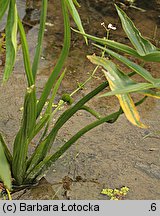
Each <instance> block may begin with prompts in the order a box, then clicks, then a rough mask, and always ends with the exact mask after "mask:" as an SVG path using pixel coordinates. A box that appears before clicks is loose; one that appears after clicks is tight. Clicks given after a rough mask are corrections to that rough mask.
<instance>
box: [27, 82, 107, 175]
mask: <svg viewBox="0 0 160 216" xmlns="http://www.w3.org/2000/svg"><path fill="white" fill-rule="evenodd" d="M107 86H108V83H107V82H104V83H102V84H101V85H100V86H98V87H97V88H96V89H94V90H93V91H92V92H90V93H89V94H87V95H86V96H85V97H83V98H82V99H81V100H80V101H79V102H77V103H76V104H75V105H74V106H73V107H71V108H69V109H68V110H66V111H65V112H64V113H63V114H62V115H61V116H60V117H59V118H58V120H57V122H56V123H55V125H54V127H53V128H52V130H51V132H50V133H49V135H48V136H47V137H46V138H45V140H43V141H42V142H41V143H40V144H39V145H38V146H37V147H36V149H35V151H34V153H33V154H32V156H31V159H29V162H30V168H29V170H27V174H28V176H30V173H32V169H34V168H35V167H36V166H37V165H38V163H39V162H40V161H41V160H42V159H43V158H44V157H45V156H46V154H47V152H48V150H49V149H50V147H51V145H52V143H53V142H54V139H55V137H56V135H57V133H58V131H59V129H60V128H61V127H62V126H63V125H64V124H65V122H66V121H67V120H68V119H70V118H71V117H72V116H73V115H74V114H75V113H76V112H77V111H78V110H79V109H81V107H82V106H83V105H84V104H85V103H86V102H87V101H89V100H90V99H91V98H93V97H94V96H95V95H96V94H98V93H99V92H100V91H102V90H103V89H104V88H105V87H107ZM26 178H28V177H26ZM29 178H30V177H29Z"/></svg>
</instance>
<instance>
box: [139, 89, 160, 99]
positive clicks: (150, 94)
mask: <svg viewBox="0 0 160 216" xmlns="http://www.w3.org/2000/svg"><path fill="white" fill-rule="evenodd" d="M139 93H140V94H143V95H146V96H148V97H154V98H157V99H160V92H155V91H152V90H150V89H148V90H143V91H140V92H139Z"/></svg>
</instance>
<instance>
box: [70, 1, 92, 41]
mask: <svg viewBox="0 0 160 216" xmlns="http://www.w3.org/2000/svg"><path fill="white" fill-rule="evenodd" d="M66 4H67V6H68V9H69V11H70V13H71V16H72V18H73V19H74V21H75V23H76V25H77V27H78V29H79V31H80V32H82V33H85V31H84V29H83V25H82V22H81V18H80V16H79V13H78V11H77V9H76V7H75V6H74V3H73V0H66ZM84 38H85V41H86V44H88V41H87V37H85V36H84Z"/></svg>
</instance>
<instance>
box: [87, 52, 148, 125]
mask: <svg viewBox="0 0 160 216" xmlns="http://www.w3.org/2000/svg"><path fill="white" fill-rule="evenodd" d="M88 58H89V59H90V61H91V62H92V63H94V64H98V65H101V66H102V67H104V68H105V69H106V70H107V72H106V71H105V76H106V78H107V80H108V82H109V86H110V88H111V90H112V91H113V92H114V93H115V92H117V91H118V92H119V91H120V90H121V89H125V88H126V86H127V87H128V88H129V86H132V85H133V83H134V82H133V81H132V80H131V78H129V77H128V76H127V75H125V74H124V73H123V72H122V71H120V70H119V69H118V68H117V67H116V65H115V64H114V63H113V62H111V61H109V60H106V59H104V58H102V57H97V56H95V55H93V56H89V57H88ZM107 96H108V95H107ZM116 96H117V98H118V100H119V103H120V105H121V107H122V110H123V112H124V114H125V115H126V117H127V119H128V120H129V121H130V122H131V123H132V124H134V125H136V126H138V127H142V128H146V126H145V125H144V124H142V123H141V122H140V116H139V113H138V111H137V109H136V106H135V104H134V102H133V100H132V98H131V96H130V95H129V94H128V93H123V94H119V93H118V94H116Z"/></svg>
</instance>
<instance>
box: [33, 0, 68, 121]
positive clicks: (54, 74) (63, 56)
mask: <svg viewBox="0 0 160 216" xmlns="http://www.w3.org/2000/svg"><path fill="white" fill-rule="evenodd" d="M61 4H62V11H63V17H64V44H63V49H62V52H61V55H60V57H59V59H58V62H57V64H56V66H55V68H54V69H53V71H52V73H51V75H50V77H49V79H48V81H47V83H46V84H45V87H44V90H43V92H42V95H41V97H40V99H39V102H38V105H37V117H38V116H39V114H40V112H41V111H42V108H43V106H44V104H45V102H46V100H47V98H48V95H49V93H50V91H51V89H52V87H53V84H54V82H55V81H56V79H57V77H58V75H59V74H60V72H61V70H62V67H63V65H64V62H65V60H66V58H67V56H68V53H69V48H70V40H71V30H70V22H69V17H68V11H67V8H66V3H65V1H64V0H61Z"/></svg>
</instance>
